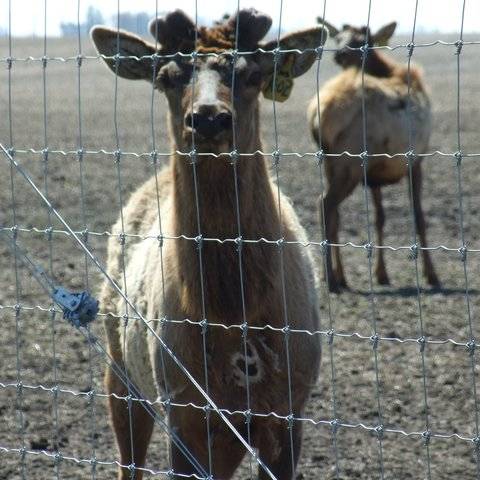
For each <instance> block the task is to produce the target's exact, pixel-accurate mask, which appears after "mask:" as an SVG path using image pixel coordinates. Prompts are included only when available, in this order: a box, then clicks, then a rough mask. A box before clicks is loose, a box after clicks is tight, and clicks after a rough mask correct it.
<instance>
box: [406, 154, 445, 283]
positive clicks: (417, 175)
mask: <svg viewBox="0 0 480 480" xmlns="http://www.w3.org/2000/svg"><path fill="white" fill-rule="evenodd" d="M412 187H413V190H412V196H413V211H414V215H415V224H416V226H417V233H418V236H419V238H420V245H421V246H422V247H426V246H427V235H426V224H425V217H424V215H423V210H422V201H421V193H422V166H421V163H420V161H419V160H417V161H416V162H415V164H414V166H413V169H412ZM422 254H423V271H424V275H425V277H426V279H427V282H428V283H429V285H431V286H432V287H435V288H439V287H440V281H439V279H438V277H437V274H436V273H435V268H434V267H433V263H432V259H431V258H430V252H429V251H428V250H422Z"/></svg>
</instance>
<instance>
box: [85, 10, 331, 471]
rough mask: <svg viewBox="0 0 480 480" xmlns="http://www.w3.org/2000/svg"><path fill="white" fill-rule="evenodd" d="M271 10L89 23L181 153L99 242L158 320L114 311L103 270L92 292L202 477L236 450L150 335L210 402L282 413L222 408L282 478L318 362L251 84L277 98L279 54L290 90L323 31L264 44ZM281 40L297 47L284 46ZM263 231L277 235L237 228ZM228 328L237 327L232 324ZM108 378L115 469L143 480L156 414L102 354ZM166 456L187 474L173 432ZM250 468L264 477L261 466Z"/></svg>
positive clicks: (299, 251)
mask: <svg viewBox="0 0 480 480" xmlns="http://www.w3.org/2000/svg"><path fill="white" fill-rule="evenodd" d="M271 23H272V20H271V18H270V17H269V16H268V15H266V14H263V13H260V12H257V11H256V10H254V9H242V10H239V11H238V12H236V13H235V14H234V15H232V16H230V17H229V18H228V19H226V20H224V21H223V22H220V23H218V24H216V25H214V26H212V27H204V26H200V27H197V26H196V25H195V23H194V22H193V21H192V20H191V19H190V18H189V17H188V16H187V14H185V13H184V12H183V11H181V10H175V11H173V12H170V13H169V14H167V15H166V16H165V17H163V18H156V19H154V20H152V21H151V23H150V25H149V30H150V32H151V33H152V35H153V36H154V38H155V41H156V42H155V44H153V43H149V42H147V41H145V40H144V39H142V38H140V37H138V36H136V35H134V34H132V33H129V32H126V31H123V30H116V29H110V28H107V27H105V26H96V27H94V28H93V29H92V31H91V38H92V41H93V44H94V45H95V47H96V49H97V52H98V53H99V54H100V55H101V56H102V58H103V59H104V61H105V63H106V65H107V67H109V69H110V70H112V71H113V72H114V73H115V74H116V75H117V76H118V77H120V78H123V79H128V80H146V81H147V82H150V83H152V82H153V88H155V89H156V90H158V91H159V92H162V93H163V94H164V95H165V96H166V100H167V110H168V125H169V136H170V141H171V145H172V152H175V153H173V154H172V155H171V156H170V159H169V162H168V164H167V165H166V166H164V167H163V168H162V169H161V170H160V171H159V172H158V175H157V176H156V177H155V176H153V177H152V178H151V179H149V180H147V181H146V183H144V184H143V185H142V186H140V187H139V188H138V189H137V190H136V191H134V192H133V194H132V195H131V197H130V198H129V200H128V202H127V203H126V204H125V206H124V208H123V210H122V212H123V213H122V215H121V217H120V218H119V220H118V221H117V223H116V224H115V225H114V227H113V228H112V236H111V237H110V239H109V242H108V249H107V250H108V255H107V272H108V274H109V276H110V277H111V278H112V279H113V280H115V281H116V282H117V283H118V284H120V285H121V284H122V279H123V272H125V278H126V284H125V291H126V292H127V293H128V298H129V299H130V300H131V302H132V303H133V304H135V305H136V307H137V308H138V309H139V310H140V312H141V313H142V315H144V316H145V318H146V319H157V320H158V319H164V321H157V322H155V321H152V322H149V324H150V325H152V328H153V329H154V332H155V334H153V333H152V332H151V331H150V330H149V329H147V327H146V324H145V322H141V321H138V319H127V321H125V322H123V321H121V320H119V318H123V315H124V314H125V303H124V300H123V299H122V298H119V295H118V294H117V293H116V292H115V291H114V290H113V287H112V284H111V283H110V282H108V281H105V282H104V284H103V286H102V290H101V295H100V301H101V304H102V305H103V309H104V311H106V312H107V319H106V320H105V322H104V323H105V325H104V327H105V331H106V339H107V349H108V353H109V355H110V356H111V358H112V359H113V361H114V362H115V363H116V364H118V365H119V366H120V367H121V368H122V369H125V371H126V372H127V374H128V378H129V381H130V384H131V385H134V386H135V388H136V389H138V391H140V392H142V395H144V396H145V398H146V399H148V400H150V401H152V402H153V405H154V407H155V408H156V411H157V410H158V411H160V407H159V406H158V404H157V403H155V402H154V400H155V399H158V398H161V399H166V400H167V401H168V404H169V405H170V407H169V408H168V409H165V414H166V416H167V419H168V425H169V428H170V429H171V431H172V432H175V433H176V435H177V436H178V438H180V439H181V440H182V442H183V443H184V445H185V446H186V448H187V449H188V450H189V451H190V452H191V454H192V455H193V456H194V457H195V458H196V459H197V461H198V462H199V464H200V465H202V466H203V468H205V470H206V471H208V473H209V474H210V475H212V476H213V477H214V478H222V479H228V478H231V476H232V475H233V474H234V472H235V470H236V469H237V467H238V465H239V464H240V462H241V461H242V459H243V457H244V455H245V451H246V449H245V447H244V446H243V445H242V444H241V442H240V441H239V440H238V439H237V438H236V437H235V435H234V434H233V433H232V431H231V430H230V429H229V428H228V427H227V425H226V424H225V423H224V422H223V420H222V419H221V418H220V416H219V415H217V414H215V411H211V413H210V415H209V422H208V424H207V422H206V420H205V415H206V414H205V411H204V410H203V409H201V408H200V409H198V408H193V407H190V406H189V407H181V406H178V405H185V404H188V405H192V404H193V405H205V398H204V397H203V396H202V395H201V393H199V391H198V389H197V388H196V387H195V386H194V385H193V384H192V382H191V381H189V379H188V378H187V377H186V376H185V374H184V372H182V371H181V369H180V368H179V367H178V365H177V364H176V363H175V361H174V360H173V359H172V358H171V357H170V356H169V355H167V354H166V353H165V352H164V351H162V348H161V346H160V344H159V341H158V338H157V336H158V337H159V338H161V339H162V340H163V341H164V342H165V344H166V345H167V346H168V348H169V349H170V350H171V352H173V354H174V355H175V356H176V357H177V359H178V360H179V361H180V362H181V363H182V365H183V366H184V367H185V368H186V369H187V370H188V372H190V374H191V375H192V377H193V378H194V379H195V380H196V381H197V382H198V383H199V384H200V385H201V386H202V388H204V389H205V391H207V392H208V395H210V398H211V399H213V400H214V401H215V402H216V404H217V405H219V407H220V408H224V409H228V410H230V411H238V410H240V411H246V410H247V388H248V394H249V399H250V404H249V410H250V411H251V412H253V413H254V412H258V413H261V412H265V413H267V412H275V413H276V414H277V415H279V416H284V417H285V418H287V417H288V418H290V419H292V421H291V424H288V422H287V421H286V420H285V418H283V419H281V418H276V417H273V416H268V417H262V416H255V415H253V414H252V417H251V420H250V421H249V422H248V426H247V423H246V420H245V419H246V417H245V416H244V415H232V416H230V417H229V420H230V421H231V423H232V425H233V426H234V427H235V428H236V429H237V431H238V432H239V433H240V434H241V435H242V437H243V438H245V439H246V440H248V441H250V442H251V445H252V447H253V448H256V449H258V452H259V457H260V458H261V459H262V461H263V462H264V464H265V465H267V466H268V468H269V469H270V472H271V473H272V474H273V475H274V476H275V477H276V478H277V479H280V480H281V479H291V478H292V477H293V475H294V472H295V469H296V465H297V462H298V459H299V455H300V448H301V443H302V423H301V421H296V420H295V419H296V418H298V417H299V416H301V414H302V412H303V411H304V408H305V405H306V402H307V400H308V397H309V394H310V391H311V389H312V386H313V385H314V384H315V382H316V380H317V376H318V373H319V368H320V367H319V366H320V356H321V349H320V341H319V337H318V335H316V334H312V335H306V334H300V333H295V331H296V330H302V331H304V330H308V331H311V332H315V331H317V330H318V329H319V312H318V308H319V307H318V304H317V295H316V288H317V286H318V284H317V283H318V279H317V274H316V271H315V266H314V263H313V261H312V255H311V253H310V251H309V249H308V248H305V247H304V246H303V245H301V243H300V242H302V241H303V240H304V239H305V238H306V233H305V231H304V229H303V228H302V226H301V225H300V222H299V219H298V217H297V215H296V213H295V211H294V209H293V207H292V205H291V203H290V201H289V199H288V198H287V197H286V196H285V195H284V194H283V193H282V192H281V191H280V193H279V192H278V187H277V185H276V184H275V183H274V181H273V180H272V176H271V174H270V173H269V169H268V167H267V160H266V158H265V157H264V155H263V154H261V153H259V152H262V142H261V138H260V98H259V97H260V93H261V92H263V93H264V95H265V96H267V98H268V95H272V94H273V95H275V91H271V90H269V89H271V88H273V84H272V76H273V74H274V70H275V61H276V62H277V67H276V68H277V69H278V70H277V71H278V72H279V73H278V75H277V76H278V77H280V76H282V75H283V76H284V77H285V78H284V79H283V80H284V81H283V85H284V86H283V87H282V89H283V90H282V92H281V94H282V95H284V94H285V91H286V90H288V88H287V87H285V85H286V84H287V85H290V87H291V86H292V85H293V82H294V79H295V78H296V77H299V76H301V75H303V74H304V73H306V72H307V71H308V70H309V69H310V67H311V66H312V64H313V63H314V62H315V60H316V58H317V55H316V52H315V48H316V47H318V46H321V45H322V44H323V42H324V41H325V40H326V38H327V35H328V32H327V31H326V29H325V28H323V27H322V26H320V25H316V26H314V27H313V28H310V29H306V30H300V31H296V32H293V33H290V34H287V35H285V36H283V37H281V38H280V40H279V42H278V43H277V41H272V42H262V39H263V38H264V37H265V35H266V34H267V32H268V31H269V29H270V27H271ZM237 26H238V31H237ZM277 46H278V47H280V49H282V50H292V49H297V51H296V52H295V53H284V54H282V53H281V52H280V53H279V52H278V50H277V51H275V49H276V48H277ZM260 47H261V49H263V50H266V51H268V52H266V53H265V52H261V51H259V48H260ZM298 50H301V52H298ZM192 52H194V54H192ZM242 52H244V53H242ZM132 57H134V58H132ZM233 76H234V78H235V80H234V81H232V78H233ZM280 80H281V79H280ZM267 90H269V91H267ZM234 132H235V141H234ZM234 149H235V154H234V155H232V154H231V153H232V152H233V150H234ZM182 152H189V154H182ZM192 152H193V153H192ZM227 153H228V154H227ZM242 154H244V155H242ZM234 168H236V172H237V175H236V176H235V175H234ZM237 198H238V204H237ZM237 207H238V215H237ZM159 221H161V223H162V232H164V233H163V234H162V235H161V238H162V242H161V245H159V241H158V240H157V238H158V237H159V233H160V232H159ZM122 232H127V233H128V234H133V235H123V236H122V235H121V234H122ZM120 236H122V237H123V244H122V242H119V241H118V239H119V238H120ZM262 237H263V238H266V239H273V240H274V241H270V242H263V241H260V240H259V241H253V242H247V241H246V240H247V239H250V240H252V239H253V240H254V239H261V238H262ZM208 239H220V240H223V239H235V241H234V242H227V241H225V242H223V241H222V242H217V241H208ZM244 239H245V240H244ZM239 249H241V255H240V254H239ZM240 267H241V269H240ZM240 272H241V274H240ZM186 319H188V320H189V321H188V322H185V321H182V320H186ZM169 320H172V321H169ZM173 320H176V322H175V321H173ZM215 324H221V325H223V326H225V327H228V328H219V327H218V326H217V327H215V326H213V325H215ZM200 325H201V326H202V327H201V328H200ZM235 325H236V326H239V325H241V326H242V328H230V327H232V326H235ZM243 327H245V328H243ZM290 332H291V333H290ZM287 337H288V342H287V341H286V338H287ZM245 338H246V340H245ZM203 342H205V343H203ZM105 388H106V391H107V392H108V393H109V398H108V402H109V403H108V409H109V416H110V419H111V424H112V427H113V431H114V435H115V438H116V443H117V446H118V449H119V454H120V467H119V471H118V478H119V479H120V480H126V479H127V478H129V479H130V478H132V477H131V476H132V472H134V478H135V479H136V480H139V479H141V478H142V476H143V470H142V467H144V465H145V462H146V456H147V449H148V445H149V443H150V439H151V435H152V431H153V426H154V421H153V420H152V417H151V416H150V415H149V414H148V412H146V411H145V409H142V408H141V405H140V404H139V402H131V403H132V405H131V409H130V413H129V412H128V409H127V405H126V403H125V397H127V396H128V388H127V386H126V385H125V384H124V383H122V382H121V381H120V380H119V378H118V377H117V376H116V375H115V374H114V371H113V369H112V368H111V367H108V368H107V369H106V373H105ZM170 440H171V438H170ZM169 458H170V460H169V461H170V464H171V468H172V471H173V472H174V473H175V474H184V475H192V474H195V473H197V472H196V470H195V469H194V467H193V466H192V465H191V463H190V461H189V460H188V459H187V458H185V456H184V454H183V453H182V451H181V449H180V448H179V447H178V445H177V444H175V442H172V441H170V445H169ZM132 465H133V466H134V468H128V467H129V466H130V467H131V466H132ZM259 470H260V471H259V478H260V479H266V478H271V477H270V476H269V474H268V472H266V471H265V470H264V469H259Z"/></svg>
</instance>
